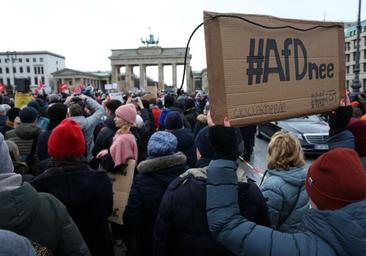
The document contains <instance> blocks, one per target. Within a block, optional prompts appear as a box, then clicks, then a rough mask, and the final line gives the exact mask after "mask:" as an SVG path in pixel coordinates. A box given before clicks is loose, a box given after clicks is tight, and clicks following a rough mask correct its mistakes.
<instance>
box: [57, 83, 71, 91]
mask: <svg viewBox="0 0 366 256" xmlns="http://www.w3.org/2000/svg"><path fill="white" fill-rule="evenodd" d="M59 88H60V92H63V91H65V90H66V89H67V88H69V85H68V84H67V83H64V84H61V85H60V87H59Z"/></svg>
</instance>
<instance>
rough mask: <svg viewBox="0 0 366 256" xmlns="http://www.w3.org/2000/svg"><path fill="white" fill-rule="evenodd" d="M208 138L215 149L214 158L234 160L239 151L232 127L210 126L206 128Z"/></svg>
mask: <svg viewBox="0 0 366 256" xmlns="http://www.w3.org/2000/svg"><path fill="white" fill-rule="evenodd" d="M208 140H209V142H210V143H211V145H212V147H213V148H214V151H215V157H214V159H226V160H232V161H236V159H237V158H238V156H239V151H238V145H237V139H236V134H235V128H234V127H225V126H222V125H215V126H212V127H210V128H209V129H208Z"/></svg>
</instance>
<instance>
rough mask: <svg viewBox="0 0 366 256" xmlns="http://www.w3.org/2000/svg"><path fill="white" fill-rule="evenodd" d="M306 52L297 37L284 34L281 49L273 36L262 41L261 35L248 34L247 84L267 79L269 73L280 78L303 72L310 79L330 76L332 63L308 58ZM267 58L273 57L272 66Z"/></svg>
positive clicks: (301, 74) (297, 76)
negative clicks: (292, 66)
mask: <svg viewBox="0 0 366 256" xmlns="http://www.w3.org/2000/svg"><path fill="white" fill-rule="evenodd" d="M300 54H301V55H300ZM280 55H281V56H283V58H284V63H282V62H281V57H280ZM290 56H293V60H294V66H295V77H294V78H291V76H290V73H291V72H290V58H289V57H290ZM300 56H302V58H301V57H300ZM307 56H308V55H307V50H306V47H305V45H304V43H303V42H302V41H301V40H300V39H298V38H286V39H285V40H284V42H283V49H281V48H279V47H278V45H277V41H276V39H270V38H269V39H267V40H266V41H265V40H264V39H263V38H261V39H258V40H256V39H254V38H252V39H250V47H249V55H248V57H247V63H248V68H247V70H246V71H247V72H246V73H247V75H248V85H252V84H253V83H254V82H255V84H260V83H267V82H268V76H269V74H277V75H278V77H279V80H280V81H290V80H291V79H296V80H302V79H303V78H304V77H305V76H306V75H307V76H308V78H309V79H310V80H311V79H325V78H327V77H328V78H333V77H334V73H333V71H334V64H333V63H328V64H325V63H313V62H308V60H307ZM271 58H274V60H275V65H274V66H270V59H271ZM301 60H302V63H301Z"/></svg>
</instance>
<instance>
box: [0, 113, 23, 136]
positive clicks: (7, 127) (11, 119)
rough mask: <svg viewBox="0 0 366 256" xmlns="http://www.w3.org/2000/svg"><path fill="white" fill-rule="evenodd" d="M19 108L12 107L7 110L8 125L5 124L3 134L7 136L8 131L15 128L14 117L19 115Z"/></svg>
mask: <svg viewBox="0 0 366 256" xmlns="http://www.w3.org/2000/svg"><path fill="white" fill-rule="evenodd" d="M19 111H20V109H19V108H11V109H9V110H8V112H7V114H6V115H7V120H6V125H5V129H4V133H3V135H4V136H5V134H6V132H7V131H10V130H13V129H14V128H15V127H14V119H15V118H16V117H17V116H19Z"/></svg>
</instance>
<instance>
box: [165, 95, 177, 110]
mask: <svg viewBox="0 0 366 256" xmlns="http://www.w3.org/2000/svg"><path fill="white" fill-rule="evenodd" d="M174 101H175V99H174V97H173V96H172V95H166V96H165V97H164V106H165V107H166V108H170V107H173V106H174Z"/></svg>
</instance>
